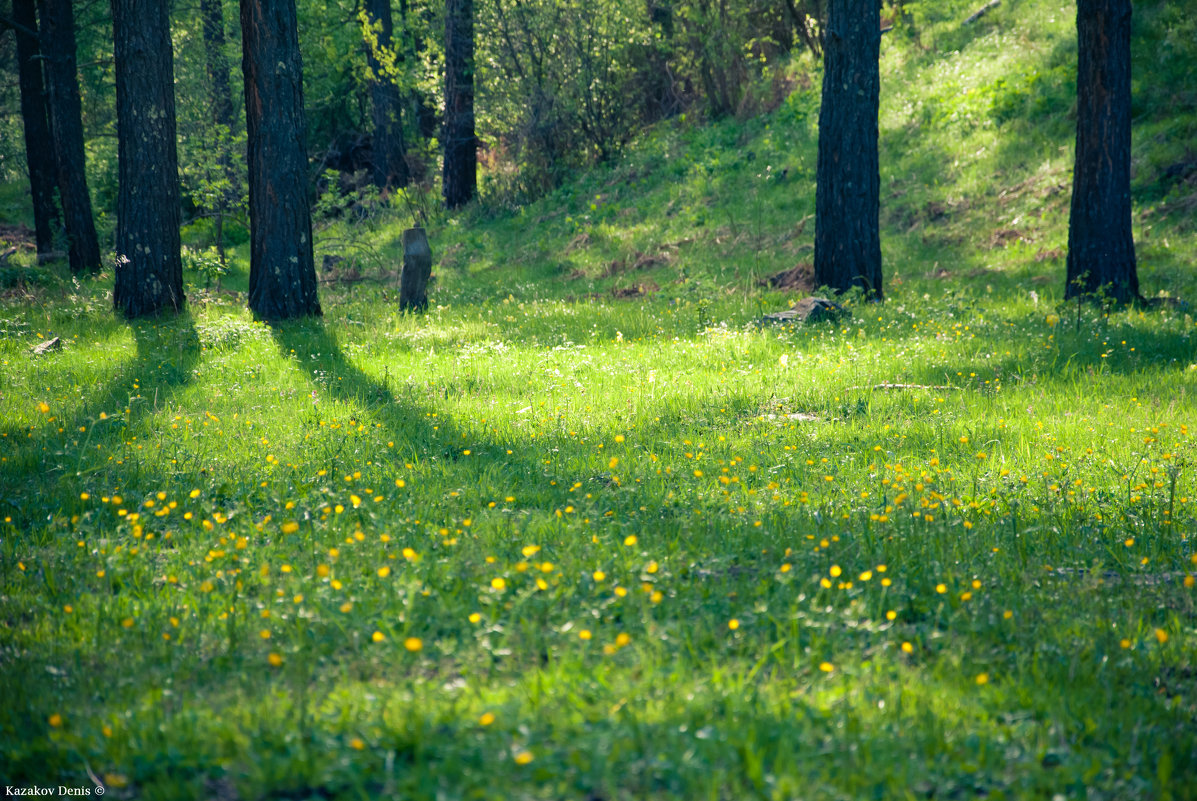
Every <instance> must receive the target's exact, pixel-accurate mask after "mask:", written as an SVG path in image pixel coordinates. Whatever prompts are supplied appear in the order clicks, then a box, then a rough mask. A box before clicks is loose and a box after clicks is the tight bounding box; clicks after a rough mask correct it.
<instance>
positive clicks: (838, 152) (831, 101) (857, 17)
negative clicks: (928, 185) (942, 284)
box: [815, 0, 882, 300]
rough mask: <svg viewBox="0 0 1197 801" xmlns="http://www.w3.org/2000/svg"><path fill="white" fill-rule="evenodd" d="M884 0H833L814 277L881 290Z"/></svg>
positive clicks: (871, 292)
mask: <svg viewBox="0 0 1197 801" xmlns="http://www.w3.org/2000/svg"><path fill="white" fill-rule="evenodd" d="M880 55H881V31H880V28H879V26H878V24H877V0H831V1H830V2H829V3H828V9H827V30H826V32H825V34H824V41H823V102H822V106H821V107H820V109H819V158H818V168H817V169H818V172H817V175H816V186H815V281H816V282H817V283H819V284H821V285H824V286H828V287H830V288H832V289H834V290H836V291H837V292H844V291H846V290H848V289H851V288H852V287H854V286H859V287H861V288H862V289H864V291H865V294H866V295H867V296H868V297H870V298H874V299H878V300H879V299H880V298H881V297H882V287H881V235H880V230H879V227H878V211H879V204H880V191H881V174H880V169H879V165H878V157H877V112H878V107H879V102H880V98H881V76H880V68H879V58H880Z"/></svg>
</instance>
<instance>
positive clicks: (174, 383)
mask: <svg viewBox="0 0 1197 801" xmlns="http://www.w3.org/2000/svg"><path fill="white" fill-rule="evenodd" d="M129 327H130V330H131V331H132V333H133V338H134V342H135V351H134V354H133V357H132V358H131V359H129V360H127V361H125V362H123V363H122V364H121V365H120V366H119V367H118V368H117V369H116V370H115V371H114V372H113V373H112V374H111V375H110V376H109V377H108V378H107V380H105V381H104V382H103V383H101V384H99V385H97V386H95V387H93V388H91V389H90V390H89V391H88V392H87V394H86V396H85V400H84V401H83V403H81V404H80V405H79V406H78V407H76V408H75V409H74V411H73V412H71V414H70V416H69V418H59V420H57V421H56V422H57V423H58V425H59V427H60V428H62V429H63V432H62V435H63V437H64V438H63V439H62V440H60V441H58V442H54V441H50V442H47V441H46V438H45V437H33V438H30V437H28V436H18V434H21V433H22V432H21V431H20V430H17V429H12V428H9V427H6V428H5V430H6V431H7V432H8V433H9V436H8V438H7V439H8V441H9V442H12V443H14V447H13V448H12V450H10V451H9V452H8V454H7V456H8V462H7V463H6V466H5V469H4V470H3V471H0V506H3V507H7V508H5V509H4V511H5V513H6V514H12V516H13V521H14V523H15V524H16V525H17V526H18V528H21V527H24V526H26V525H32V524H33V521H35V520H46V519H47V515H52V514H54V513H56V512H58V511H60V506H61V503H60V502H61V500H62V497H61V495H60V494H58V493H55V492H53V491H50V490H51V488H52V487H53V485H55V484H57V483H59V482H60V481H66V480H77V479H80V478H82V477H84V476H91V475H99V476H103V475H104V474H105V472H107V471H110V470H112V469H113V468H112V465H111V462H110V461H109V460H110V457H111V456H112V455H113V454H114V453H117V452H119V450H120V448H121V447H122V446H123V444H124V440H125V434H126V432H127V431H128V429H129V428H131V427H132V426H134V425H136V424H137V421H138V420H139V418H141V417H142V416H144V415H145V414H147V413H154V412H157V411H158V410H159V409H160V408H162V407H164V406H166V405H168V404H169V403H170V402H171V401H172V400H173V399H174V397H175V396H176V395H177V394H178V393H179V392H181V391H183V390H185V389H186V388H187V387H188V386H189V385H190V383H191V381H192V378H193V377H194V372H193V371H194V369H195V367H196V365H197V364H198V363H199V358H200V339H199V334H198V333H197V331H196V328H195V321H194V320H193V318H192V316H191V314H190V312H187V311H184V312H183V313H181V314H179V315H178V316H177V317H175V318H171V319H167V318H160V319H157V320H142V321H137V322H134V323H131V324H130V326H129ZM126 409H128V410H129V411H128V413H125V410H126ZM23 433H28V432H23ZM97 446H98V447H97ZM139 470H140V468H139ZM109 483H111V482H109Z"/></svg>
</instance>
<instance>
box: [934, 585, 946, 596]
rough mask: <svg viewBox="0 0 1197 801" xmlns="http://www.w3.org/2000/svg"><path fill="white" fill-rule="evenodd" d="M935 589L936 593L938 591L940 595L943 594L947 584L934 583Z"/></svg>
mask: <svg viewBox="0 0 1197 801" xmlns="http://www.w3.org/2000/svg"><path fill="white" fill-rule="evenodd" d="M935 591H936V592H937V593H939V594H940V595H943V594H944V593H945V592H947V591H948V585H947V584H936V585H935Z"/></svg>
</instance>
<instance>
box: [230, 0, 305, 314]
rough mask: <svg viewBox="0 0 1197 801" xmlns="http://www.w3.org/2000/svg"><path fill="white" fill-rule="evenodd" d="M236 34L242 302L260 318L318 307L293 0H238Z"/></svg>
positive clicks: (300, 75) (300, 73) (300, 70)
mask: <svg viewBox="0 0 1197 801" xmlns="http://www.w3.org/2000/svg"><path fill="white" fill-rule="evenodd" d="M241 42H242V48H243V70H244V73H245V122H246V128H247V130H248V134H249V142H248V150H249V152H248V161H249V228H250V267H249V307H250V309H252V310H253V312H254V314H256V315H257V316H258V317H260V318H262V319H265V320H281V319H285V318H289V317H302V316H305V315H311V314H320V298H319V296H318V294H317V291H316V267H315V264H314V261H313V255H312V215H311V209H310V207H309V205H308V159H307V123H306V121H305V119H304V114H303V65H302V62H301V61H300V57H299V35H298V33H297V30H296V16H295V0H241Z"/></svg>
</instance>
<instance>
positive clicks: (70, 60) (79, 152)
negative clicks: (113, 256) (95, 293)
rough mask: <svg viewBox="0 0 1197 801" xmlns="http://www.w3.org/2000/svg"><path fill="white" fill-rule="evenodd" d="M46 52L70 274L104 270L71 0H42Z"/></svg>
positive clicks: (40, 11) (44, 50) (52, 132)
mask: <svg viewBox="0 0 1197 801" xmlns="http://www.w3.org/2000/svg"><path fill="white" fill-rule="evenodd" d="M38 11H39V14H38V16H39V17H40V18H41V23H42V27H41V35H42V53H43V54H45V67H46V84H47V86H48V87H49V98H50V135H51V139H52V141H53V143H54V153H55V155H56V157H57V168H58V197H59V201H60V202H61V203H62V213H63V217H64V218H65V220H64V221H65V223H66V231H67V242H68V243H69V253H70V262H71V272H72V273H75V274H76V275H78V274H81V273H88V272H96V271H98V270H99V269H100V242H99V240H98V239H97V238H96V224H95V220H94V219H93V218H92V214H91V195H90V194H88V191H87V173H86V159H85V157H84V154H83V103H82V101H81V99H80V97H79V76H78V74H77V72H76V68H75V16H74V12H73V10H72V8H71V0H38Z"/></svg>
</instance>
